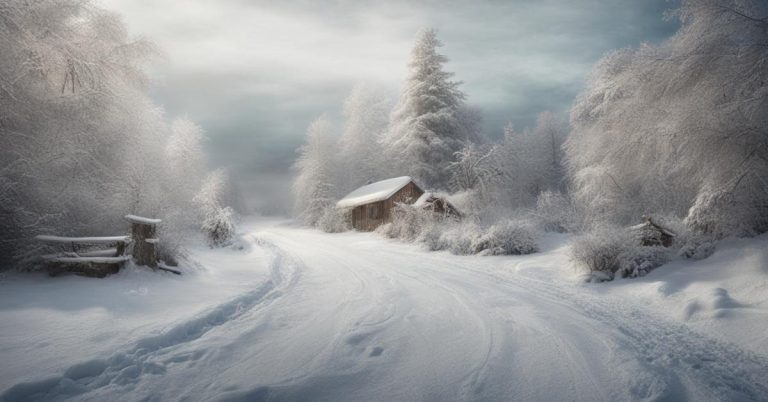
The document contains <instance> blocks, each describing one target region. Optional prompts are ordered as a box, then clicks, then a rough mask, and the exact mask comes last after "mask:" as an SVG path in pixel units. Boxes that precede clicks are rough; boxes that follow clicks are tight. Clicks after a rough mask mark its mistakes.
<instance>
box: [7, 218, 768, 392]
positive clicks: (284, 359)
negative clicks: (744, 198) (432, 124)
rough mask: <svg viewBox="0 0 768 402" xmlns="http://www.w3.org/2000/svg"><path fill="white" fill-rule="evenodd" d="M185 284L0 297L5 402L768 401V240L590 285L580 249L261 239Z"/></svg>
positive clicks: (145, 276) (205, 262) (165, 281)
mask: <svg viewBox="0 0 768 402" xmlns="http://www.w3.org/2000/svg"><path fill="white" fill-rule="evenodd" d="M242 230H243V233H242V236H241V239H240V241H239V245H240V247H239V249H233V248H230V249H219V250H209V249H206V248H202V247H201V248H198V249H195V250H193V257H194V259H195V261H197V262H199V264H200V266H199V267H196V268H194V269H192V270H191V271H189V268H187V269H188V272H186V273H185V275H184V276H181V277H179V276H175V275H172V274H157V273H152V272H149V271H147V270H144V269H140V268H130V269H126V270H124V271H123V272H121V273H120V274H118V275H115V276H112V277H110V278H107V279H103V280H95V279H87V278H80V277H59V278H52V279H49V278H47V277H45V276H42V275H40V276H29V275H22V276H16V275H12V276H8V277H6V278H4V279H3V280H2V281H0V400H3V401H5V400H8V401H13V400H30V399H31V400H46V401H49V400H61V399H67V398H73V399H76V400H121V401H122V400H158V401H159V400H163V401H166V400H230V401H246V400H247V401H252V400H327V401H347V400H350V401H351V400H366V401H370V400H434V401H451V400H579V401H582V400H583V401H621V400H696V401H701V400H763V401H764V400H767V399H768V236H762V237H759V238H756V239H750V240H729V241H726V242H724V243H722V244H720V245H719V247H718V250H717V252H716V253H715V254H714V255H713V256H711V257H710V258H708V259H706V260H703V261H697V262H692V261H681V262H674V263H672V264H669V265H666V266H664V267H661V268H659V269H658V270H656V271H654V272H652V273H651V274H649V275H648V276H646V277H644V278H641V279H634V280H619V281H615V282H613V283H608V284H588V283H584V282H583V281H581V280H580V279H579V274H578V273H577V272H576V271H575V270H574V269H573V268H572V267H571V265H570V263H569V261H568V245H567V244H568V237H567V236H562V235H551V236H548V237H545V238H544V239H543V241H542V252H541V253H539V254H534V255H529V256H519V257H477V256H463V257H462V256H454V255H451V254H448V253H445V252H426V251H423V250H421V249H419V248H418V247H417V246H413V245H406V244H402V243H398V242H396V241H392V240H387V239H384V238H382V237H380V236H378V235H376V234H370V233H342V234H326V233H322V232H319V231H316V230H311V229H303V228H297V227H295V226H292V225H291V224H290V223H288V222H281V221H267V220H254V221H250V222H248V223H247V224H245V225H243V228H242Z"/></svg>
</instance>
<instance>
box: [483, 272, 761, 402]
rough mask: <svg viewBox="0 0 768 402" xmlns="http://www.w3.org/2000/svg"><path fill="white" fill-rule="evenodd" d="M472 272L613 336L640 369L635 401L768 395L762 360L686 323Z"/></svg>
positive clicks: (536, 283) (561, 289)
mask: <svg viewBox="0 0 768 402" xmlns="http://www.w3.org/2000/svg"><path fill="white" fill-rule="evenodd" d="M470 270H471V271H473V272H476V273H478V274H483V275H485V276H488V277H491V278H494V279H495V280H498V282H499V283H500V284H503V285H504V286H507V287H514V288H516V289H519V290H525V291H527V292H529V293H531V294H532V295H534V296H537V297H539V298H541V299H545V300H547V301H548V302H549V303H552V304H556V305H559V306H561V307H562V308H566V309H569V310H572V311H574V313H576V314H578V315H580V316H584V317H586V318H590V319H592V320H594V321H595V322H596V323H599V324H602V325H603V326H604V327H605V329H606V330H608V331H611V332H613V333H611V334H610V335H611V337H610V338H609V339H610V340H611V341H614V342H616V343H617V344H618V345H619V346H620V347H619V348H617V349H616V350H615V351H617V352H620V353H621V354H622V355H623V356H621V358H624V359H626V357H627V355H629V356H633V357H635V358H636V359H637V361H636V362H635V363H637V364H638V365H637V366H634V367H633V368H635V369H637V368H640V369H642V372H636V373H635V374H636V377H635V379H634V382H632V383H631V384H630V389H629V390H628V391H629V392H630V395H631V396H632V397H633V398H637V399H644V400H681V399H682V400H686V399H687V400H702V399H704V400H729V401H730V400H740V401H764V400H766V397H768V357H766V356H761V355H757V354H755V353H752V352H750V351H746V350H744V349H742V348H740V347H738V346H737V345H735V344H731V343H727V342H723V341H720V340H718V339H714V338H710V337H708V336H706V335H703V334H699V333H697V332H695V331H694V330H692V329H690V328H689V327H687V326H686V325H685V324H680V323H676V322H672V321H668V320H665V319H661V318H657V317H655V316H653V315H651V314H650V313H649V312H647V311H645V310H644V309H643V308H642V307H641V306H633V305H631V304H629V303H627V302H626V301H623V300H617V299H615V298H608V299H605V298H597V297H595V296H591V295H589V294H588V293H585V290H584V289H580V288H579V287H578V286H557V285H556V284H553V283H550V282H547V281H544V280H541V279H536V278H532V277H528V276H523V275H519V276H515V277H514V279H515V282H510V281H509V279H502V278H500V277H498V276H496V275H493V274H490V273H488V272H484V271H481V270H475V269H470ZM616 358H617V359H618V358H619V356H616ZM616 363H617V365H619V366H620V365H621V364H622V362H621V361H619V362H616ZM692 392H693V394H692Z"/></svg>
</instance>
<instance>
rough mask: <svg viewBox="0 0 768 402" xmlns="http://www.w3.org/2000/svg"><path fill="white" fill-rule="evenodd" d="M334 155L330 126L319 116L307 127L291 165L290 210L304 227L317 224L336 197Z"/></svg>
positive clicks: (325, 119)
mask: <svg viewBox="0 0 768 402" xmlns="http://www.w3.org/2000/svg"><path fill="white" fill-rule="evenodd" d="M335 152H336V149H335V138H334V134H333V126H332V125H331V122H330V121H329V120H328V118H327V117H325V116H321V117H319V118H318V119H316V120H315V121H313V122H312V124H310V125H309V128H308V129H307V139H306V142H305V144H304V145H302V147H301V148H299V157H298V159H297V160H296V164H295V165H294V169H295V170H296V173H297V175H296V179H295V180H294V182H293V195H294V200H295V205H294V208H295V212H296V214H297V215H298V216H299V217H300V218H301V220H302V221H303V222H304V223H305V224H307V225H310V226H315V225H317V223H318V221H319V220H320V218H321V217H322V216H323V215H324V214H325V211H326V209H328V208H330V207H332V206H333V205H334V202H335V200H336V198H337V196H338V192H337V189H336V185H335V183H334V179H335V176H334V175H335V172H337V167H336V164H335V159H334V155H335Z"/></svg>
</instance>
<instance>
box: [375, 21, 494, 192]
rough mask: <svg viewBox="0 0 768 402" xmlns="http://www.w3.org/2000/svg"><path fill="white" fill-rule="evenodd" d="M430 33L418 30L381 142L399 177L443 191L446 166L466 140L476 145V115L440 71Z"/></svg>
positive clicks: (442, 59)
mask: <svg viewBox="0 0 768 402" xmlns="http://www.w3.org/2000/svg"><path fill="white" fill-rule="evenodd" d="M440 46H442V43H441V42H440V41H439V40H438V39H437V34H436V32H435V30H433V29H428V30H425V31H423V32H422V33H421V34H420V35H419V37H418V39H417V40H416V45H415V46H414V48H413V50H412V52H411V62H410V64H409V68H410V73H409V75H408V78H407V79H406V81H405V84H404V87H403V90H402V93H401V95H400V99H399V101H398V104H397V105H396V107H395V109H394V110H393V112H392V116H391V125H390V129H389V131H388V133H387V136H386V138H385V139H384V145H385V146H386V147H387V148H388V151H389V160H390V161H393V163H395V164H396V165H397V166H396V169H397V170H399V172H398V173H401V174H408V175H411V176H414V177H415V178H416V179H417V180H418V181H419V182H420V183H422V184H423V185H425V186H427V187H433V188H443V189H444V188H447V187H448V185H449V183H448V182H449V179H450V172H449V169H448V165H449V164H450V163H451V162H452V161H453V160H454V153H455V152H457V151H459V150H461V149H462V148H463V146H464V144H465V143H466V142H468V141H476V140H478V137H479V134H478V133H477V131H476V129H477V115H476V114H475V113H472V112H471V111H468V110H467V108H466V106H465V103H464V99H465V95H464V93H463V92H461V91H460V90H459V84H460V83H459V82H456V81H453V80H451V77H452V76H453V73H449V72H446V71H443V64H444V63H445V62H446V61H447V60H448V59H447V58H446V57H445V56H443V55H442V54H440V53H438V51H437V48H438V47H440Z"/></svg>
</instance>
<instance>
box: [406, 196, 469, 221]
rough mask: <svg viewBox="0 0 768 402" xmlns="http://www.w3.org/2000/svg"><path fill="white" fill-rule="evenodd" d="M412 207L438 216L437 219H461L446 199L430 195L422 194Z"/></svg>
mask: <svg viewBox="0 0 768 402" xmlns="http://www.w3.org/2000/svg"><path fill="white" fill-rule="evenodd" d="M413 206H414V207H416V208H420V209H423V210H425V211H430V212H432V213H434V214H436V215H437V216H438V218H440V219H443V218H453V219H457V220H458V219H461V217H462V216H461V212H459V210H458V209H456V207H455V206H453V204H451V203H450V201H448V200H447V199H446V198H444V197H440V196H438V195H435V194H432V193H424V194H422V195H421V197H419V199H417V200H416V202H414V204H413Z"/></svg>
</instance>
